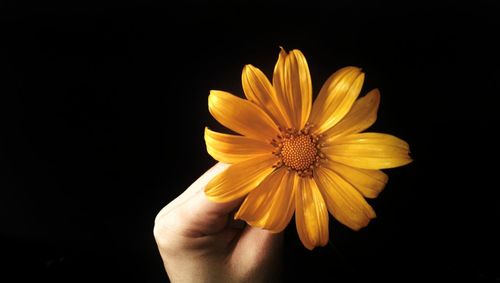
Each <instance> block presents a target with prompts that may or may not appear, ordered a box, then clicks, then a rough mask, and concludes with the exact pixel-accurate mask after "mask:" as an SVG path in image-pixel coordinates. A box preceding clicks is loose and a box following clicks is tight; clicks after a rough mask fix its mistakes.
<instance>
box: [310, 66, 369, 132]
mask: <svg viewBox="0 0 500 283" xmlns="http://www.w3.org/2000/svg"><path fill="white" fill-rule="evenodd" d="M364 78H365V75H364V74H363V73H362V72H361V69H359V68H356V67H345V68H342V69H340V70H338V71H337V72H335V73H334V74H333V75H331V76H330V78H328V80H327V81H326V82H325V83H324V84H323V87H322V88H321V90H320V92H319V94H318V97H317V98H316V100H315V101H314V105H313V108H312V113H311V118H310V119H309V121H310V122H311V124H313V125H315V126H316V128H315V132H316V133H323V132H325V131H326V130H328V129H330V128H331V127H333V126H335V124H337V123H338V122H339V121H340V120H342V118H344V116H345V115H346V114H347V113H348V112H349V110H351V107H352V104H353V103H354V101H355V100H356V98H357V97H358V95H359V92H360V91H361V87H362V86H363V81H364Z"/></svg>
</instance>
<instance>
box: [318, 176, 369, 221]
mask: <svg viewBox="0 0 500 283" xmlns="http://www.w3.org/2000/svg"><path fill="white" fill-rule="evenodd" d="M314 180H316V183H317V184H318V187H319V189H320V191H321V193H322V195H323V197H324V198H325V201H326V204H327V206H328V210H329V211H330V213H331V214H332V215H333V216H334V217H335V218H336V219H337V220H338V221H339V222H340V223H342V224H344V225H346V226H347V227H349V228H351V229H353V230H359V229H361V228H363V227H365V226H366V225H368V222H370V219H372V218H375V212H374V211H373V209H372V207H371V206H370V205H369V204H368V203H367V202H366V200H365V199H364V198H363V196H361V194H360V193H359V192H358V191H357V190H356V189H355V188H354V187H353V186H352V185H351V184H349V183H348V182H347V181H345V180H344V179H342V178H341V177H340V176H339V175H337V174H336V173H335V172H333V171H332V170H330V169H328V168H325V167H319V168H317V169H316V170H314Z"/></svg>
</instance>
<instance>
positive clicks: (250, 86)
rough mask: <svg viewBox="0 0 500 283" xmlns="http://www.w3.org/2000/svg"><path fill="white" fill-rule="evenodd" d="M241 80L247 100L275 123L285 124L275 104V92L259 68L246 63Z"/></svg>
mask: <svg viewBox="0 0 500 283" xmlns="http://www.w3.org/2000/svg"><path fill="white" fill-rule="evenodd" d="M241 81H242V85H243V91H244V92H245V96H246V97H247V99H248V100H250V101H252V102H253V103H255V104H257V105H258V106H259V107H260V108H261V109H263V110H264V111H266V113H267V114H268V115H269V116H270V117H271V118H272V119H273V120H274V122H275V123H276V124H277V125H282V126H286V125H287V122H286V119H285V118H284V117H283V114H282V113H281V111H280V109H279V107H278V106H277V98H276V92H275V91H274V88H273V86H272V85H271V83H270V82H269V80H268V79H267V78H266V76H265V75H264V74H263V73H262V71H261V70H259V69H257V68H255V67H254V66H252V65H246V66H245V67H244V68H243V73H242V74H241Z"/></svg>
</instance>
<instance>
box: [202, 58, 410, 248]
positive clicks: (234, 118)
mask: <svg viewBox="0 0 500 283" xmlns="http://www.w3.org/2000/svg"><path fill="white" fill-rule="evenodd" d="M363 80H364V73H363V72H361V69H359V68H356V67H345V68H342V69H340V70H338V71H337V72H335V73H334V74H333V75H332V76H330V78H328V80H327V81H326V82H325V83H324V85H323V87H322V88H321V90H320V92H319V94H318V96H317V98H316V100H315V101H314V104H313V103H312V84H311V77H310V74H309V67H308V65H307V61H306V59H305V57H304V55H303V54H302V52H300V51H299V50H292V51H291V52H290V53H288V54H287V53H286V52H285V51H284V50H283V49H282V50H281V52H280V54H279V57H278V62H277V63H276V66H275V69H274V74H273V78H272V83H271V82H270V81H269V80H268V79H267V78H266V76H265V75H264V74H263V73H262V72H261V71H260V70H259V69H257V68H255V67H254V66H252V65H246V66H245V67H244V69H243V74H242V84H243V90H244V93H245V96H246V98H247V99H242V98H239V97H236V96H234V95H232V94H229V93H227V92H224V91H216V90H213V91H211V92H210V96H209V98H208V105H209V110H210V113H211V114H212V116H213V117H214V118H215V119H217V121H219V122H220V123H221V124H222V125H224V126H226V127H227V128H229V129H231V130H233V131H235V132H237V133H238V134H240V135H230V134H223V133H218V132H214V131H211V130H209V129H208V128H206V129H205V141H206V145H207V150H208V153H209V154H210V155H211V156H212V157H213V158H215V159H216V160H218V161H220V162H224V163H230V164H232V165H231V166H230V167H229V168H228V169H227V170H226V171H224V172H222V173H221V174H219V175H217V176H216V177H215V178H214V179H212V180H211V181H210V182H209V184H208V185H207V187H206V189H205V194H206V195H207V197H208V198H209V199H211V200H213V201H216V202H227V201H232V200H235V199H239V198H244V201H243V203H242V205H241V206H240V208H239V210H238V211H237V213H236V214H235V218H237V219H242V220H244V221H246V222H247V223H248V224H250V225H252V226H255V227H261V228H263V229H267V230H270V231H272V232H280V231H282V230H283V229H285V227H286V226H287V225H288V223H289V222H290V220H291V218H292V216H293V214H294V213H295V222H296V225H297V231H298V234H299V237H300V239H301V241H302V243H303V244H304V246H305V247H307V248H308V249H313V248H314V247H316V246H324V245H326V243H327V242H328V239H329V236H328V212H330V213H331V214H332V215H333V216H334V217H335V218H336V219H337V220H338V221H339V222H341V223H343V224H344V225H346V226H348V227H350V228H352V229H354V230H358V229H360V228H362V227H364V226H366V225H367V224H368V222H369V221H370V220H371V219H373V218H374V217H375V212H374V211H373V209H372V207H371V206H370V205H369V204H368V203H367V202H366V200H365V198H375V197H377V195H378V194H379V193H380V192H381V191H382V189H383V188H384V186H385V184H386V183H387V180H388V177H387V175H386V174H385V173H383V172H382V171H381V170H380V169H386V168H393V167H398V166H402V165H405V164H408V163H409V162H411V158H410V157H409V155H408V153H409V146H408V144H407V143H406V142H405V141H403V140H401V139H399V138H397V137H394V136H392V135H387V134H381V133H371V132H367V133H361V132H362V131H364V130H365V129H367V128H368V127H370V126H371V125H372V124H373V123H374V122H375V120H376V116H377V110H378V105H379V101H380V94H379V91H378V90H377V89H375V90H372V91H370V92H369V93H368V94H366V95H365V96H364V97H362V98H359V99H358V96H359V93H360V91H361V88H362V85H363Z"/></svg>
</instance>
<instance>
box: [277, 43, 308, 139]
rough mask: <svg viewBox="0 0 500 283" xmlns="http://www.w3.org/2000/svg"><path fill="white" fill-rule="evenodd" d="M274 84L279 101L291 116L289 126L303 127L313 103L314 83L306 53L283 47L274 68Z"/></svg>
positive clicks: (287, 114) (289, 116)
mask: <svg viewBox="0 0 500 283" xmlns="http://www.w3.org/2000/svg"><path fill="white" fill-rule="evenodd" d="M273 86H274V88H275V90H276V97H277V102H278V103H280V104H281V105H282V109H283V110H284V111H285V113H283V114H286V116H288V118H289V122H290V123H289V124H288V125H287V126H288V127H293V128H295V129H302V128H303V127H304V125H305V124H306V122H307V120H308V119H309V114H310V112H311V104H312V83H311V75H310V73H309V66H308V65H307V61H306V59H305V57H304V54H302V52H300V51H299V50H296V49H295V50H292V51H291V52H290V54H288V55H287V54H286V52H285V51H284V50H283V49H282V50H281V52H280V55H279V58H278V62H277V63H276V67H275V69H274V76H273Z"/></svg>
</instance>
